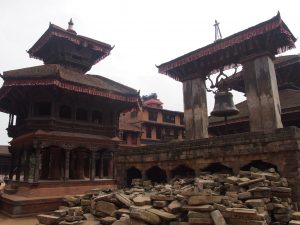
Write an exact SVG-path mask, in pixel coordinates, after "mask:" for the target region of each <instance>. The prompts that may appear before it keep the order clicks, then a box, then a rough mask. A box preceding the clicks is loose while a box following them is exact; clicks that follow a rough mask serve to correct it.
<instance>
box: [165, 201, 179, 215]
mask: <svg viewBox="0 0 300 225" xmlns="http://www.w3.org/2000/svg"><path fill="white" fill-rule="evenodd" d="M168 208H169V209H170V211H171V212H172V213H177V212H179V211H180V210H181V203H180V202H179V201H177V200H174V201H172V202H171V203H170V204H169V205H168Z"/></svg>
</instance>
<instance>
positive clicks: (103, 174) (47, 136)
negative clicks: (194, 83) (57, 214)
mask: <svg viewBox="0 0 300 225" xmlns="http://www.w3.org/2000/svg"><path fill="white" fill-rule="evenodd" d="M112 49H113V47H112V46H110V45H108V44H106V43H103V42H100V41H97V40H93V39H91V38H88V37H84V36H81V35H78V34H77V33H76V32H75V30H74V29H73V22H72V21H70V22H69V27H68V29H66V30H65V29H63V28H61V27H58V26H56V25H54V24H51V23H50V25H49V28H48V29H47V30H46V32H45V33H44V34H43V35H42V36H41V37H40V39H39V40H38V41H37V42H36V43H35V44H34V45H33V46H32V47H31V48H30V49H29V51H28V53H29V56H30V57H32V58H36V59H40V60H42V61H43V62H44V65H41V66H35V67H29V68H23V69H16V70H11V71H6V72H4V73H3V75H2V79H3V80H4V83H3V86H2V87H1V89H0V110H1V111H2V112H5V113H8V114H9V124H8V128H7V132H8V136H9V137H11V138H12V141H11V142H10V147H9V151H10V152H11V154H12V161H11V169H10V174H9V185H8V186H7V188H6V191H5V192H6V194H4V195H3V201H2V203H1V204H2V205H1V208H2V210H3V209H5V208H6V210H8V211H7V213H8V214H26V213H30V212H27V211H26V209H22V210H21V212H14V211H13V210H14V208H13V206H12V205H13V204H14V203H11V201H12V200H11V199H10V197H9V194H12V193H13V194H15V195H19V196H23V197H29V196H34V197H44V196H45V195H46V196H53V195H55V196H58V195H60V196H62V195H65V194H78V193H83V192H84V191H85V190H90V189H91V188H95V187H107V188H112V187H114V185H115V184H116V182H115V180H114V165H113V157H114V155H113V152H114V150H115V149H117V148H118V145H119V142H120V140H119V138H117V132H118V121H119V115H120V113H121V112H123V111H128V110H131V109H132V108H135V107H137V106H138V100H139V94H138V92H137V91H136V90H134V89H132V88H129V87H127V86H124V85H122V84H120V83H117V82H115V81H112V80H110V79H108V78H105V77H102V76H99V75H91V74H86V72H87V71H88V70H90V69H91V67H92V66H93V65H94V64H96V63H97V62H99V61H100V60H102V59H104V58H105V57H106V56H108V55H109V54H110V51H111V50H112ZM52 190H53V191H52ZM5 198H6V200H5ZM45 205H46V204H44V206H43V211H44V210H46V209H45V207H46V206H45ZM52 207H53V208H54V207H56V206H54V205H53V204H52ZM35 210H37V209H35ZM35 212H36V211H35Z"/></svg>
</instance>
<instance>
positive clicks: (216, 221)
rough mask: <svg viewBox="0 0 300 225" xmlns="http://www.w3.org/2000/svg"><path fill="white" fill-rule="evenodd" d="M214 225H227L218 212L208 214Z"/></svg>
mask: <svg viewBox="0 0 300 225" xmlns="http://www.w3.org/2000/svg"><path fill="white" fill-rule="evenodd" d="M210 216H211V218H212V220H213V221H214V224H215V225H227V224H226V221H225V219H224V217H223V215H222V214H221V212H220V211H219V210H214V211H212V212H211V213H210Z"/></svg>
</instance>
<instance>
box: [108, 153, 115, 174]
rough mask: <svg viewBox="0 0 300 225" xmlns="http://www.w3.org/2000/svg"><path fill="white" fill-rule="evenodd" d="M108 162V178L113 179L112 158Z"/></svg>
mask: <svg viewBox="0 0 300 225" xmlns="http://www.w3.org/2000/svg"><path fill="white" fill-rule="evenodd" d="M108 160H109V162H108V178H110V179H113V178H114V176H113V174H114V162H113V159H112V158H110V159H108Z"/></svg>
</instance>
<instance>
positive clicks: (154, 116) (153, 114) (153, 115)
mask: <svg viewBox="0 0 300 225" xmlns="http://www.w3.org/2000/svg"><path fill="white" fill-rule="evenodd" d="M148 115H149V118H148V119H149V120H151V121H157V112H154V111H148Z"/></svg>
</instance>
